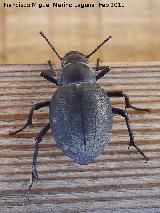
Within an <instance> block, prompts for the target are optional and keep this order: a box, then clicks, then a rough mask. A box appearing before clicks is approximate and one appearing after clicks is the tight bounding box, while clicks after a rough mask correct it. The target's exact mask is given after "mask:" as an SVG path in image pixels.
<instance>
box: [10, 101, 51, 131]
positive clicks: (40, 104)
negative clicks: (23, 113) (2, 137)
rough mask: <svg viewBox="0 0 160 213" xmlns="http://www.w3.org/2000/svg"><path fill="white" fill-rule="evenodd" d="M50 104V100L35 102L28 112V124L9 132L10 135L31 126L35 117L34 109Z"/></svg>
mask: <svg viewBox="0 0 160 213" xmlns="http://www.w3.org/2000/svg"><path fill="white" fill-rule="evenodd" d="M49 104H50V101H45V102H40V103H37V104H35V105H34V106H33V107H32V108H31V110H30V112H29V114H28V119H27V122H26V124H25V125H24V126H23V127H22V128H20V129H18V130H16V131H13V132H9V135H15V134H16V133H18V132H21V131H22V130H24V129H25V128H26V127H27V126H31V125H32V119H33V112H34V110H38V109H40V108H42V107H46V106H49Z"/></svg>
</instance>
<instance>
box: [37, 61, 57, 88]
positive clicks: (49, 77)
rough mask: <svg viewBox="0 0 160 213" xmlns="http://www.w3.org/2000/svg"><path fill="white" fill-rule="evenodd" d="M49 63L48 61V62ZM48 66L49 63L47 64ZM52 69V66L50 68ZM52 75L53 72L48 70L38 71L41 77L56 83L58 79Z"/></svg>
mask: <svg viewBox="0 0 160 213" xmlns="http://www.w3.org/2000/svg"><path fill="white" fill-rule="evenodd" d="M49 63H50V62H49ZM49 66H50V64H49ZM51 67H52V66H51ZM52 69H53V68H52ZM53 75H55V73H52V72H50V71H42V72H41V73H40V76H42V77H43V78H45V79H47V80H48V81H50V82H52V83H54V84H56V85H58V81H57V79H56V78H54V77H53Z"/></svg>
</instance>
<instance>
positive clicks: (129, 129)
mask: <svg viewBox="0 0 160 213" xmlns="http://www.w3.org/2000/svg"><path fill="white" fill-rule="evenodd" d="M112 112H113V113H114V114H117V115H121V116H122V117H124V118H125V121H126V125H127V129H128V133H129V137H130V142H129V147H130V146H134V147H135V148H136V149H137V151H138V152H139V153H140V154H141V155H142V156H143V157H144V159H145V160H146V161H148V157H146V155H145V154H144V153H143V151H142V150H141V149H140V148H139V147H138V146H137V145H136V144H135V141H134V136H133V132H132V129H131V124H130V121H129V116H128V113H127V112H126V111H125V110H123V109H120V108H115V107H112ZM129 147H128V149H129Z"/></svg>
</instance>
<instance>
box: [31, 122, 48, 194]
mask: <svg viewBox="0 0 160 213" xmlns="http://www.w3.org/2000/svg"><path fill="white" fill-rule="evenodd" d="M49 129H50V124H49V123H48V124H47V125H46V126H45V127H44V128H43V129H42V130H41V131H40V133H39V134H38V136H37V137H36V138H35V146H34V155H33V162H32V179H31V183H30V185H29V188H28V190H29V191H30V190H31V188H32V185H33V182H34V181H35V180H36V179H38V173H37V165H36V164H37V158H38V151H39V144H40V143H41V141H42V139H43V137H44V135H45V134H46V133H47V131H48V130H49Z"/></svg>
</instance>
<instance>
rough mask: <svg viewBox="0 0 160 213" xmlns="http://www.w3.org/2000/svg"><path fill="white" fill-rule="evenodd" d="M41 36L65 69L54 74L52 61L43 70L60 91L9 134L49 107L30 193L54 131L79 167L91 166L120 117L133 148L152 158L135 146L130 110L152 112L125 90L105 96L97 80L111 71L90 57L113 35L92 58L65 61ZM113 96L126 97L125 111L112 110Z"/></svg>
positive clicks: (74, 54)
mask: <svg viewBox="0 0 160 213" xmlns="http://www.w3.org/2000/svg"><path fill="white" fill-rule="evenodd" d="M40 34H41V36H42V37H43V38H44V39H45V40H46V41H47V43H48V44H49V46H50V47H51V48H52V50H53V51H54V52H55V54H56V55H57V57H58V58H59V59H60V61H61V69H60V70H59V72H58V74H56V73H55V72H54V69H53V67H52V63H51V61H48V64H49V67H50V71H42V72H41V74H40V75H41V76H42V77H44V78H45V79H47V80H48V81H50V82H52V83H54V84H56V85H57V86H58V88H57V90H56V92H55V93H54V94H53V97H52V99H51V101H45V102H40V103H37V104H35V105H34V106H33V107H32V108H31V110H30V112H29V114H28V119H27V122H26V124H25V125H24V126H23V127H22V128H21V129H19V130H16V131H14V132H10V133H9V134H10V135H14V134H16V133H18V132H21V131H22V130H24V129H25V128H26V127H27V126H30V125H32V116H33V112H34V110H38V109H40V108H42V107H47V106H48V107H49V123H48V124H47V125H46V126H45V127H44V128H43V129H42V130H41V131H40V133H39V134H38V136H37V137H36V138H35V148H34V156H33V163H32V180H31V184H30V186H29V190H31V187H32V185H33V182H34V181H35V180H36V179H37V178H38V173H37V167H36V163H37V157H38V151H39V144H40V142H41V141H42V139H43V137H44V135H45V134H46V132H47V131H48V130H49V129H50V128H51V130H52V133H53V135H54V138H55V140H56V142H57V144H58V146H59V147H60V149H62V151H63V152H64V153H65V154H66V155H67V156H69V157H70V158H72V159H74V160H75V161H76V162H77V163H78V164H89V163H90V162H91V161H92V160H93V159H94V158H95V157H96V156H98V155H99V154H100V153H101V152H102V151H103V150H104V148H105V146H106V145H107V144H108V142H109V139H110V135H111V131H112V114H116V115H120V116H122V117H124V118H125V122H126V125H127V128H128V133H129V137H130V140H129V147H130V146H133V147H135V148H136V149H137V150H138V152H139V153H140V154H141V155H142V156H143V157H144V158H145V160H146V161H147V160H148V158H147V157H146V156H145V154H144V153H143V151H142V150H141V149H140V148H139V147H138V146H137V145H136V143H135V140H134V136H133V133H132V130H131V126H130V121H129V117H128V114H127V111H126V108H132V109H135V110H144V111H148V112H149V111H150V109H144V108H137V107H134V106H132V105H131V104H130V101H129V97H128V96H127V95H126V94H125V93H124V92H123V91H113V92H107V93H105V92H104V90H103V89H102V88H101V87H100V86H99V85H98V84H97V83H96V81H97V80H98V79H100V78H102V77H103V76H104V75H105V74H107V73H108V72H109V71H110V70H111V68H110V67H109V66H100V60H99V59H97V64H96V66H95V67H90V66H89V61H88V58H90V56H91V55H93V54H94V53H95V52H96V51H97V50H98V49H99V48H100V47H101V46H102V45H103V44H104V43H106V42H107V41H108V40H109V39H110V38H111V36H109V37H108V38H107V39H105V40H104V41H103V42H102V43H101V44H100V45H98V46H97V47H96V48H95V49H94V50H93V51H92V52H91V53H90V54H88V55H84V54H82V53H80V52H78V51H71V52H68V53H67V54H65V56H64V57H63V58H62V57H60V55H59V54H58V52H57V51H56V50H55V48H54V47H53V45H52V44H51V43H50V41H49V40H48V38H47V37H46V36H45V35H44V34H43V33H42V32H40ZM109 97H124V99H125V110H123V109H120V108H115V107H112V106H111V103H110V100H109Z"/></svg>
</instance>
